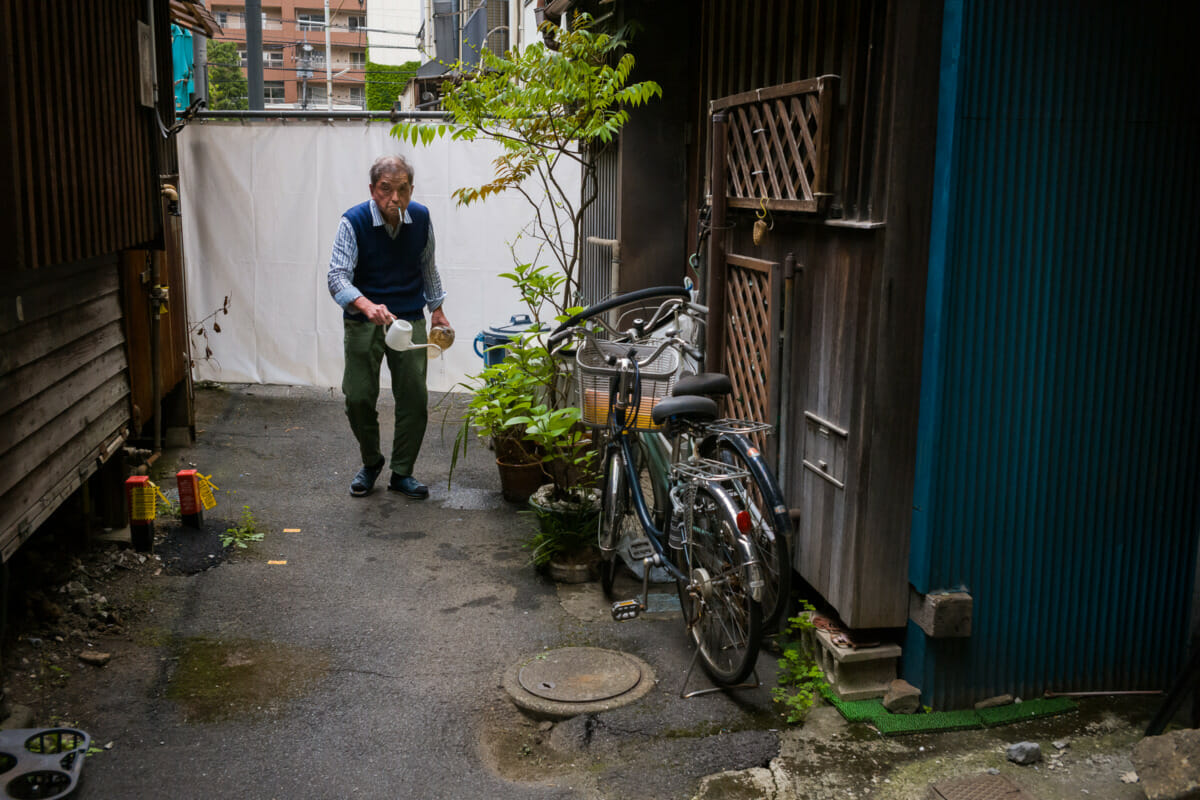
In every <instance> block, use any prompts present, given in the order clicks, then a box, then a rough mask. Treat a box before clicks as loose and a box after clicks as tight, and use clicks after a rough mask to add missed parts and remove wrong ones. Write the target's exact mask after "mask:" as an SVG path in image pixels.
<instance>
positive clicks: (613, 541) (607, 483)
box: [599, 449, 629, 600]
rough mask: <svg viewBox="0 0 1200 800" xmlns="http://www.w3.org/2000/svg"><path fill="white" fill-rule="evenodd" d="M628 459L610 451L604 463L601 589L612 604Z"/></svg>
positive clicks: (616, 451) (625, 495)
mask: <svg viewBox="0 0 1200 800" xmlns="http://www.w3.org/2000/svg"><path fill="white" fill-rule="evenodd" d="M625 483H626V481H625V458H624V457H623V456H622V455H621V451H620V450H616V449H613V450H610V451H609V453H608V458H607V460H606V461H605V462H604V491H603V492H602V493H601V497H600V531H599V544H600V588H601V589H603V590H604V596H605V597H607V598H608V599H609V600H611V599H612V597H613V581H614V580H615V579H616V576H617V565H618V564H619V563H620V560H621V559H620V557H619V556H618V555H617V546H618V545H619V544H620V543H621V528H622V525H624V522H625V512H626V509H627V508H628V501H629V492H628V491H627V489H626V486H625Z"/></svg>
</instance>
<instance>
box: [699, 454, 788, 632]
mask: <svg viewBox="0 0 1200 800" xmlns="http://www.w3.org/2000/svg"><path fill="white" fill-rule="evenodd" d="M750 447H752V445H751V444H750V443H749V441H748V440H746V439H742V440H741V441H738V442H734V441H732V440H731V439H729V438H727V437H721V438H720V439H719V440H717V442H716V458H717V459H718V460H719V461H723V462H724V463H726V464H729V465H730V466H732V467H736V468H738V469H743V470H745V471H746V472H748V473H750V476H749V477H748V478H747V479H746V480H745V481H744V482H743V484H744V488H745V492H746V497H745V501H746V502H745V505H746V510H747V511H748V512H749V513H750V531H749V534H748V535H749V536H750V541H751V542H753V543H754V550H755V553H757V555H758V563H759V564H760V565H761V566H762V573H763V591H762V614H763V627H764V628H765V629H766V630H768V631H772V632H774V631H776V630H778V628H779V624H780V622H781V620H782V619H783V617H784V615H785V614H786V613H787V608H788V603H789V602H791V591H792V563H791V553H790V552H789V550H788V532H789V531H790V530H791V521H790V520H789V518H788V515H787V510H786V506H785V504H784V502H783V493H782V492H781V491H780V490H779V484H778V482H777V481H776V480H775V476H774V475H773V474H772V473H771V471H770V469H769V468H768V467H767V465H766V464H765V463H764V462H763V460H762V458H761V457H759V458H751V457H748V455H747V448H750Z"/></svg>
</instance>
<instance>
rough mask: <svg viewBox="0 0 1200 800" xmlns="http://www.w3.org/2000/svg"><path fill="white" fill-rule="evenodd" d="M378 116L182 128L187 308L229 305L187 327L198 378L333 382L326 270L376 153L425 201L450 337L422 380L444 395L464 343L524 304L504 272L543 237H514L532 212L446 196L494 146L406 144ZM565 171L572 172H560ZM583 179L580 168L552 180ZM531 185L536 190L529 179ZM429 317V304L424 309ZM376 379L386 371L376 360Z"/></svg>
mask: <svg viewBox="0 0 1200 800" xmlns="http://www.w3.org/2000/svg"><path fill="white" fill-rule="evenodd" d="M390 130H391V125H390V124H389V123H386V122H372V123H366V122H308V121H305V122H294V121H289V122H282V121H276V122H254V123H237V122H228V123H226V122H206V123H203V124H193V125H189V126H187V128H185V129H184V130H183V131H182V132H181V133H180V141H179V172H180V203H181V210H182V213H183V238H184V258H185V262H186V275H187V291H188V316H189V320H190V321H191V325H192V328H193V330H194V329H195V328H196V327H197V323H199V322H200V321H201V320H203V319H204V318H205V317H207V316H208V315H209V314H211V313H212V312H213V311H214V310H216V309H218V308H220V307H221V304H222V302H223V300H224V298H225V297H226V296H229V298H230V305H229V314H228V315H221V316H218V317H216V321H217V322H218V323H219V325H220V328H221V331H220V333H214V332H213V330H212V325H211V323H206V324H205V325H204V327H205V329H206V330H207V331H208V338H207V346H208V347H209V348H211V349H212V353H213V355H212V358H210V359H205V358H204V353H205V347H206V343H205V340H204V339H202V338H199V337H197V336H195V335H193V338H192V349H193V357H194V358H195V359H196V362H197V367H196V373H195V376H196V378H197V379H198V380H215V381H220V382H229V383H272V384H289V385H307V386H320V387H331V386H335V387H340V386H341V381H342V310H341V308H339V307H338V305H337V304H336V303H335V302H334V301H333V298H331V297H330V296H329V292H328V290H327V288H326V282H325V276H326V273H327V271H328V268H329V256H330V252H331V250H332V247H333V237H334V234H335V233H336V232H337V226H338V220H339V218H340V217H341V215H342V213H343V212H344V211H345V210H346V209H348V208H350V207H351V206H353V205H355V204H357V203H361V202H362V201H364V200H367V199H368V198H369V197H370V193H369V191H368V188H367V187H368V184H369V182H370V181H369V177H368V170H369V169H370V166H371V163H372V162H373V161H374V160H375V158H376V157H378V156H379V155H383V154H385V153H399V154H401V155H404V156H405V157H406V158H408V160H409V162H410V163H412V164H413V167H414V170H415V172H416V176H415V180H414V192H413V199H414V200H416V201H417V202H420V203H422V204H424V205H426V206H428V207H429V210H430V214H431V215H432V219H433V225H434V231H435V233H436V235H437V264H438V268H439V271H440V273H441V277H442V284H443V287H444V288H445V290H446V293H447V297H446V303H445V306H444V308H445V311H446V315H447V317H448V318H449V320H450V322H451V324H452V325H453V326H454V329H455V332H456V334H457V340H456V342H455V344H454V346H453V347H452V348H451V349H450V350H448V351H446V353H445V354H444V356H443V357H442V358H439V359H435V360H433V361H431V362H430V367H429V388H430V389H432V390H438V391H444V390H447V389H450V388H451V387H452V386H453V385H454V384H455V383H457V382H459V381H461V380H462V379H463V378H464V377H465V376H466V375H468V374H471V373H475V372H477V371H478V370H479V369H480V367H482V362H481V361H480V359H479V358H478V357H477V356H476V355H475V353H474V349H473V347H472V340H473V339H474V337H475V335H476V333H478V332H479V331H481V330H484V329H485V328H487V327H489V326H492V325H502V324H507V322H508V320H509V318H510V317H511V316H512V315H514V314H519V313H524V311H525V309H524V307H523V306H521V304H520V302H519V299H518V297H517V294H516V292H515V290H513V289H512V287H511V286H510V284H509V283H508V281H506V280H504V279H501V278H498V277H497V274H498V273H500V272H505V271H511V269H512V268H513V266H514V260H513V254H512V252H510V244H514V246H515V249H516V253H517V256H518V257H519V258H520V259H521V260H522V261H529V260H532V259H533V258H534V253H535V252H536V249H537V247H536V245H537V242H536V241H535V240H533V239H532V238H530V237H529V236H520V234H521V233H522V231H524V230H527V229H528V226H529V224H530V222H531V220H532V219H533V211H532V209H531V208H530V206H529V204H528V202H527V201H526V200H525V199H524V198H523V197H521V196H520V195H519V194H516V193H510V194H509V195H503V196H500V197H494V198H492V199H489V200H488V201H487V202H485V203H483V204H475V205H472V206H471V207H469V208H460V207H458V206H456V204H455V202H454V200H453V199H452V198H451V196H450V195H451V193H452V192H453V191H454V190H455V189H457V188H459V187H462V186H479V185H481V184H483V183H485V182H486V181H487V180H489V179H490V178H491V176H492V163H491V162H492V159H493V158H495V156H496V155H497V153H498V150H497V148H496V147H495V145H492V144H489V143H482V142H480V143H468V142H454V141H450V140H449V138H443V139H439V140H437V141H435V142H433V143H432V144H430V145H428V146H422V147H413V146H412V145H411V144H408V143H402V142H400V141H399V140H397V139H394V138H392V137H391V136H390V135H389V131H390ZM564 172H567V171H564ZM558 177H559V178H560V179H561V180H565V181H569V182H571V183H572V184H573V185H574V186H575V187H578V184H579V178H578V173H577V172H576V171H569V174H563V175H559V176H558ZM527 188H533V187H527ZM426 318H428V313H427V314H426ZM382 375H383V384H384V385H385V386H386V385H388V371H387V367H386V366H384V367H383V369H382Z"/></svg>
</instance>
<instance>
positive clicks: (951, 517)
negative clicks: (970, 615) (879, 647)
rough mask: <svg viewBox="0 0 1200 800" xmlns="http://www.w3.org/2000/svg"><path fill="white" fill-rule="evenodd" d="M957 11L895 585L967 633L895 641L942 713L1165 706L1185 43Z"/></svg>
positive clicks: (1182, 641) (1179, 609)
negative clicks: (1053, 703) (1156, 698)
mask: <svg viewBox="0 0 1200 800" xmlns="http://www.w3.org/2000/svg"><path fill="white" fill-rule="evenodd" d="M960 11H961V14H962V27H961V32H962V36H961V42H960V44H961V54H960V56H959V58H958V59H957V75H950V76H947V75H946V74H945V73H944V74H943V80H944V81H945V80H946V79H947V77H949V78H950V79H951V81H953V79H954V78H957V81H958V82H959V83H958V87H959V88H958V95H957V98H956V99H957V109H958V110H957V112H956V113H955V115H954V119H953V124H952V126H946V127H945V128H943V130H942V131H941V133H940V134H939V143H938V148H939V159H940V160H942V161H943V163H941V164H939V167H940V168H942V169H943V170H944V171H943V172H941V174H942V175H943V176H945V177H946V180H945V184H944V188H945V189H946V190H947V192H948V194H947V195H945V196H944V200H945V203H944V205H943V206H942V208H941V209H935V223H934V236H935V238H936V237H938V236H940V235H941V234H940V233H939V220H938V215H939V213H940V214H942V215H943V218H942V219H941V220H940V221H941V222H942V223H944V230H945V240H944V242H941V244H942V245H944V252H945V256H944V262H941V263H939V256H938V252H939V242H936V241H935V242H934V243H933V244H932V247H931V251H932V252H933V253H934V255H933V257H932V258H931V263H930V275H931V287H932V289H931V292H930V296H929V301H928V304H927V307H928V310H929V316H928V322H927V333H926V336H927V349H926V361H925V367H924V370H925V374H924V385H923V391H922V412H921V413H922V426H921V441H920V444H919V456H918V479H917V482H918V490H917V496H916V498H915V503H914V507H915V508H917V509H918V511H917V513H915V514H914V519H913V547H912V555H911V580H912V582H913V585H914V587H915V588H916V589H917V590H918V591H920V592H928V591H934V590H939V589H954V588H958V587H965V588H966V589H967V590H968V591H969V592H970V593H971V595H972V596H973V597H974V601H975V605H974V619H973V632H972V636H971V637H970V639H968V640H965V641H963V640H943V641H935V640H926V639H925V637H924V635H923V634H922V633H921V632H920V631H919V630H917V629H916V628H915V627H913V626H910V635H909V636H908V644H907V646H906V648H905V650H906V653H905V667H904V672H905V675H906V677H907V678H908V679H909V680H910V681H912V682H913V683H915V684H916V685H918V686H921V688H922V689H923V691H924V692H925V695H926V702H930V701H932V703H933V705H935V706H937V707H947V706H954V705H962V704H965V703H968V702H971V701H974V700H978V699H980V698H981V697H984V696H987V695H989V694H998V693H1001V692H1011V693H1013V694H1017V695H1020V696H1024V697H1029V696H1035V695H1037V694H1040V692H1041V691H1043V690H1045V689H1056V690H1067V689H1075V690H1082V689H1088V690H1102V689H1128V688H1146V687H1150V688H1159V687H1163V686H1165V685H1167V684H1169V682H1170V680H1171V678H1172V677H1173V674H1174V671H1175V670H1176V669H1178V667H1179V666H1180V664H1181V661H1182V658H1183V654H1184V649H1185V646H1186V640H1187V634H1188V613H1189V607H1190V601H1191V595H1192V591H1193V587H1192V581H1193V571H1194V568H1195V563H1196V548H1197V535H1198V533H1200V502H1198V500H1197V495H1196V492H1195V487H1196V485H1197V482H1198V479H1200V423H1198V422H1197V417H1196V414H1195V406H1196V389H1197V382H1196V372H1197V365H1198V364H1200V325H1197V322H1196V317H1195V303H1196V301H1197V300H1198V299H1200V280H1198V278H1197V255H1196V254H1197V253H1198V252H1200V233H1198V231H1200V226H1197V224H1196V220H1197V219H1200V192H1198V189H1197V186H1198V185H1200V159H1198V157H1197V152H1196V142H1197V141H1200V121H1198V118H1197V110H1196V105H1195V102H1194V97H1193V96H1192V93H1191V92H1190V91H1186V90H1185V89H1186V87H1185V85H1184V78H1185V76H1186V75H1188V74H1190V72H1189V67H1188V65H1187V63H1186V53H1187V52H1188V50H1187V49H1185V43H1184V36H1185V35H1187V33H1186V31H1187V30H1188V26H1186V25H1180V22H1179V20H1178V19H1175V18H1174V15H1173V14H1172V15H1168V14H1167V13H1165V12H1163V13H1160V12H1157V11H1155V10H1154V9H1147V8H1142V7H1139V9H1138V11H1137V13H1136V14H1129V13H1128V9H1124V10H1120V11H1118V9H1117V8H1115V6H1110V7H1098V6H1096V5H1094V4H1088V5H1087V6H1086V7H1085V5H1084V4H1082V3H1062V2H1058V3H1046V4H1020V5H1018V6H1010V5H1008V4H989V3H982V2H971V1H970V0H967V1H966V2H962V3H959V2H956V1H955V2H950V3H948V4H947V21H948V26H952V25H953V23H952V20H953V19H954V17H955V15H956V14H957V13H959V12H960ZM954 45H955V43H954V42H953V41H948V42H947V46H948V48H951V49H952V48H953V47H954ZM954 60H955V59H954V58H953V53H951V52H950V50H947V52H945V53H944V56H943V61H944V63H945V64H951V65H952V66H953V62H954ZM954 99H955V98H946V97H943V101H942V102H943V103H946V102H947V100H954ZM951 129H952V130H953V140H952V141H951V140H943V138H942V136H943V135H944V134H945V133H946V132H948V131H949V130H951ZM947 164H948V165H949V169H948V170H945V169H944V168H945V167H946V165H947ZM935 273H939V274H938V275H935Z"/></svg>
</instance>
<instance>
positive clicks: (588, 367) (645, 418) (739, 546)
mask: <svg viewBox="0 0 1200 800" xmlns="http://www.w3.org/2000/svg"><path fill="white" fill-rule="evenodd" d="M681 296H683V297H687V296H689V295H688V293H687V291H686V290H685V289H683V288H678V287H657V288H653V289H648V290H642V291H640V292H633V293H631V294H629V295H624V296H621V297H617V298H613V299H611V300H608V301H604V302H601V303H598V304H596V305H593V306H590V307H588V308H586V309H584V310H583V311H581V312H579V313H577V314H574V315H572V316H571V317H569V318H568V319H567V320H566V321H564V322H563V323H562V324H561V325H560V326H559V327H558V329H556V330H555V331H554V332H553V333H552V334H551V336H550V339H549V344H550V346H551V348H552V349H553V350H554V351H555V352H562V351H563V350H564V348H565V344H566V342H567V341H568V340H569V339H571V338H573V337H574V336H576V335H578V336H580V337H581V338H582V340H583V341H582V344H581V345H580V346H579V348H578V349H577V350H576V351H574V353H575V357H576V367H577V369H576V374H577V379H578V383H579V394H580V405H581V409H582V413H583V421H584V422H585V423H587V424H589V425H592V426H593V427H596V428H600V429H603V430H606V431H607V436H606V437H605V440H604V462H603V471H602V474H603V475H604V485H603V489H602V493H601V519H600V527H599V544H600V550H601V559H602V579H603V582H604V584H605V586H606V592H608V593H611V589H612V579H613V575H614V571H615V563H614V562H615V558H616V545H617V542H618V536H619V534H620V532H621V531H620V527H621V525H622V524H623V523H624V520H625V517H626V510H627V509H628V504H629V503H630V502H632V506H633V511H634V514H635V515H636V519H637V521H638V523H639V525H640V533H641V534H642V535H641V536H640V537H638V538H636V539H635V540H634V541H633V542H632V543H631V545H630V552H631V555H632V556H633V557H634V558H636V559H638V560H639V561H641V563H642V564H643V567H644V571H643V576H642V577H643V581H642V596H641V600H624V601H618V602H616V603H614V604H613V606H612V616H613V618H614V619H615V620H618V621H620V620H626V619H633V618H635V617H636V616H638V615H639V614H640V613H641V612H642V611H644V610H645V609H646V608H647V606H648V602H649V576H650V570H651V568H652V567H660V568H662V569H664V570H665V571H666V572H667V573H668V574H669V575H670V576H671V577H672V578H674V579H675V583H676V587H677V591H678V593H679V601H680V610H681V612H682V614H683V618H684V623H685V625H686V627H687V630H688V632H689V634H690V635H691V638H692V640H693V641H694V643H695V645H696V654H695V656H694V657H693V660H692V666H691V667H689V669H688V675H689V676H690V674H691V669H692V667H694V665H695V661H696V659H697V658H700V659H702V663H703V665H704V668H705V670H706V671H707V672H708V674H709V675H710V676H711V677H712V678H713V680H714V681H715V682H716V683H717V684H720V685H721V686H725V687H729V686H735V685H739V684H741V683H742V682H743V681H744V680H745V679H746V678H747V677H748V676H749V675H750V673H751V672H752V671H753V669H754V665H755V662H756V661H757V658H758V649H759V643H760V640H761V637H762V609H761V606H760V602H761V598H762V589H763V579H762V571H761V568H760V565H759V563H758V561H757V558H756V555H755V549H754V545H753V543H752V542H751V541H750V539H749V537H748V536H747V535H746V534H747V532H748V531H749V530H750V526H751V519H752V517H751V514H750V513H749V512H748V511H747V510H746V509H745V508H744V507H743V506H742V505H741V503H740V501H739V500H738V499H737V498H738V491H737V490H736V485H737V484H738V483H739V482H740V481H741V480H742V479H743V478H745V477H747V473H746V472H745V471H742V470H739V469H737V468H735V467H732V466H731V465H729V464H727V463H725V462H723V461H719V460H715V459H709V458H705V457H703V456H701V455H700V454H699V453H697V452H694V451H693V452H690V453H687V454H684V453H683V452H682V449H681V443H682V441H683V439H684V437H683V436H681V434H682V433H683V432H684V431H686V430H688V429H690V428H693V427H695V426H701V425H703V424H705V423H709V422H712V421H714V420H715V419H716V418H717V404H716V402H715V401H713V400H712V399H711V398H708V397H702V396H696V395H683V396H679V397H670V396H668V395H669V392H670V389H671V387H672V386H673V385H674V384H675V381H676V379H677V377H678V364H679V354H680V352H689V353H694V352H695V350H694V348H692V347H691V345H689V344H688V343H687V342H686V341H685V340H684V339H682V338H680V337H679V336H678V332H677V331H667V332H666V333H667V335H666V337H665V338H663V339H662V340H660V341H657V342H652V343H637V342H632V341H616V340H611V339H603V338H600V337H599V336H598V335H597V330H596V329H594V328H592V327H588V326H584V325H583V324H582V323H585V322H587V321H589V320H592V319H595V318H596V317H597V316H598V315H600V314H603V313H605V312H606V311H608V310H609V309H612V308H614V307H615V306H617V305H620V304H622V303H628V302H633V301H641V300H645V299H650V298H672V297H674V298H677V297H681ZM599 327H600V328H601V329H603V328H604V326H603V325H601V326H599ZM652 430H653V431H658V430H661V432H662V434H663V436H662V437H661V438H659V437H646V438H644V439H642V438H639V437H638V435H637V433H638V432H639V431H652ZM660 445H666V446H669V451H667V452H664V450H663V448H662V447H660ZM635 448H636V450H637V452H638V456H635ZM643 456H646V457H643ZM643 467H645V468H646V469H647V470H649V476H650V478H651V481H650V482H651V483H652V486H653V488H652V489H651V491H652V493H654V494H655V496H656V497H657V498H659V499H658V501H657V502H656V510H655V513H656V514H657V515H659V516H660V517H661V518H660V519H654V518H652V516H651V510H650V507H649V506H648V504H647V501H646V497H645V491H644V488H643V485H642V476H641V473H642V468H643ZM664 496H665V497H664ZM686 682H687V679H686V678H685V681H684V685H685V686H686ZM694 694H697V693H696V692H693V693H691V694H689V695H685V696H692V695H694Z"/></svg>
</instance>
